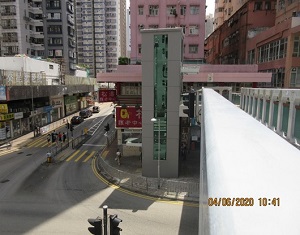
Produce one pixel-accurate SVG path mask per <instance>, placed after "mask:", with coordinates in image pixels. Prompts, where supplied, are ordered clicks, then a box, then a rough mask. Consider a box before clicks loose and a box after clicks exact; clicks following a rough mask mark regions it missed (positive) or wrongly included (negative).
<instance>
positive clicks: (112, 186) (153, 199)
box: [92, 159, 199, 207]
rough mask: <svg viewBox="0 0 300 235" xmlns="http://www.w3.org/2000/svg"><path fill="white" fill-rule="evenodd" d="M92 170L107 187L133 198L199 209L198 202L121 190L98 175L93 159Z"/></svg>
mask: <svg viewBox="0 0 300 235" xmlns="http://www.w3.org/2000/svg"><path fill="white" fill-rule="evenodd" d="M92 170H93V172H94V174H95V175H96V177H97V178H98V179H100V180H101V181H102V182H103V183H105V184H106V185H107V186H109V187H111V188H113V189H115V190H118V191H121V192H123V193H126V194H129V195H131V196H134V197H139V198H143V199H147V200H151V201H156V202H162V203H168V204H174V205H182V206H189V207H199V203H197V202H187V201H179V200H176V199H168V198H157V197H154V196H147V195H144V194H141V193H136V192H132V191H130V190H127V189H124V188H121V187H120V186H118V185H115V184H113V183H111V182H109V181H108V180H106V179H105V178H104V177H102V176H101V175H100V174H99V173H98V171H97V169H96V159H93V161H92Z"/></svg>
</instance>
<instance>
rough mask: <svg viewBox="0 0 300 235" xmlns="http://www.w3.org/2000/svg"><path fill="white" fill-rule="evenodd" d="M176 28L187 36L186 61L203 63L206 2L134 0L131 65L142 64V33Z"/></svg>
mask: <svg viewBox="0 0 300 235" xmlns="http://www.w3.org/2000/svg"><path fill="white" fill-rule="evenodd" d="M175 27H181V28H182V30H183V33H184V48H183V51H184V53H183V61H185V62H188V61H189V62H195V63H198V62H199V61H202V60H203V58H204V35H205V1H203V0H181V1H178V0H165V1H160V0H147V1H146V0H131V1H130V30H131V53H130V57H131V63H132V64H139V63H140V61H141V56H142V54H141V52H142V49H141V48H142V46H143V45H142V37H141V33H140V31H141V30H143V29H151V28H175ZM146 46H147V45H146ZM174 49H175V48H174Z"/></svg>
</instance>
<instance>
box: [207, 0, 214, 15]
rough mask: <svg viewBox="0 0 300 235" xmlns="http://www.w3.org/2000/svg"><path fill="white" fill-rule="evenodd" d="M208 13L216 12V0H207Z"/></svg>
mask: <svg viewBox="0 0 300 235" xmlns="http://www.w3.org/2000/svg"><path fill="white" fill-rule="evenodd" d="M206 6H207V8H206V15H208V14H210V13H211V14H214V11H215V0H206Z"/></svg>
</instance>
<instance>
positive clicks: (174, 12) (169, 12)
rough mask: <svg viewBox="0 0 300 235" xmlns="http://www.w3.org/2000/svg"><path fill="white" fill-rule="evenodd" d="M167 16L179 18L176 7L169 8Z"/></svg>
mask: <svg viewBox="0 0 300 235" xmlns="http://www.w3.org/2000/svg"><path fill="white" fill-rule="evenodd" d="M167 15H168V16H177V12H176V6H175V5H171V6H167Z"/></svg>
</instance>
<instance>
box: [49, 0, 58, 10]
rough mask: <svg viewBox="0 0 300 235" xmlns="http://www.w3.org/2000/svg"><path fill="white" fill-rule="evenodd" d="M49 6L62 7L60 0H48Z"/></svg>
mask: <svg viewBox="0 0 300 235" xmlns="http://www.w3.org/2000/svg"><path fill="white" fill-rule="evenodd" d="M46 7H47V8H60V0H47V2H46Z"/></svg>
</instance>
